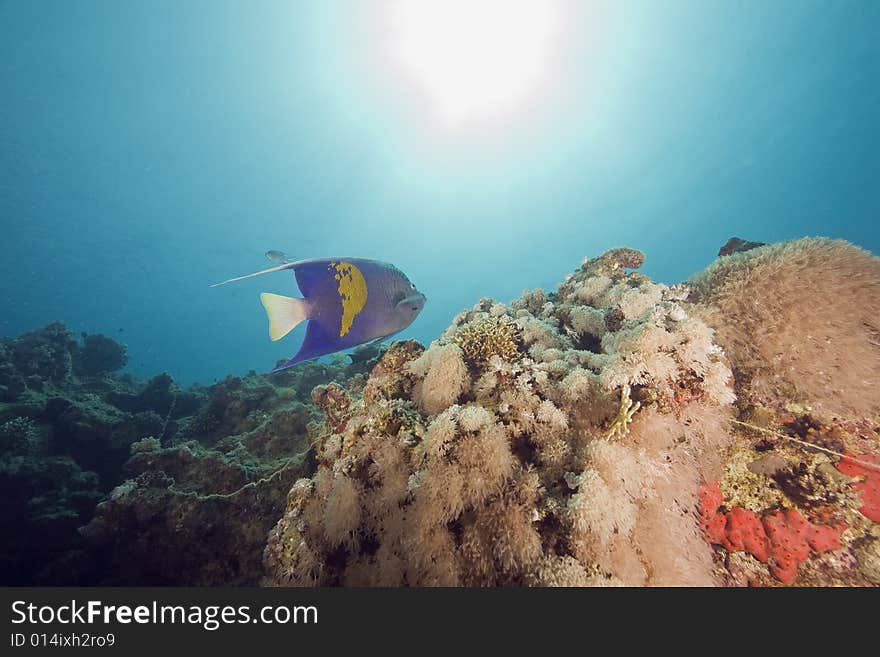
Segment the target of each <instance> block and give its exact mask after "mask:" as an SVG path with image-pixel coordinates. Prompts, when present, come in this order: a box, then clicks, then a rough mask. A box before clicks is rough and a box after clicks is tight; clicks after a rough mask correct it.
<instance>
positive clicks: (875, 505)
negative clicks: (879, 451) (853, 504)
mask: <svg viewBox="0 0 880 657" xmlns="http://www.w3.org/2000/svg"><path fill="white" fill-rule="evenodd" d="M844 456H846V457H848V458H844V459H842V460H841V461H840V463H838V464H837V469H838V470H840V471H841V472H842V473H843V474H845V475H849V476H850V477H864V481H857V482H856V483H854V484H853V488H855V489H856V490H857V491H859V494H860V495H861V497H862V506H861V508H860V509H859V512H860V513H861V514H862V515H863V516H865V517H866V518H868V519H869V520H873V521H874V522H880V472H878V471H877V470H874V469H872V468H867V467H865V466H863V465H859V464H858V463H855V462H854V461H852V460H851V459H854V458H855V459H858V460H860V461H867V462H868V463H874V464H876V463H877V457H876V456H872V455H870V454H862V455H857V454H853V453H852V452H844Z"/></svg>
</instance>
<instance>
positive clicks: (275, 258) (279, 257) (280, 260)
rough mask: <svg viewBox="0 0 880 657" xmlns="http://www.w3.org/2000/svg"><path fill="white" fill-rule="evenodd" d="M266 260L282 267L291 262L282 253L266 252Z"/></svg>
mask: <svg viewBox="0 0 880 657" xmlns="http://www.w3.org/2000/svg"><path fill="white" fill-rule="evenodd" d="M266 260H268V261H269V262H274V263H275V264H276V265H284V264H287V263H288V262H293V261H292V260H291V258H289V257H288V255H287V254H286V253H284V251H266Z"/></svg>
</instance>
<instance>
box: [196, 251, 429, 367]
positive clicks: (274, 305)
mask: <svg viewBox="0 0 880 657" xmlns="http://www.w3.org/2000/svg"><path fill="white" fill-rule="evenodd" d="M267 257H268V254H267ZM285 269H292V270H293V272H294V274H295V275H296V282H297V285H298V286H299V289H300V292H302V294H303V297H304V298H303V299H294V298H291V297H285V296H282V295H280V294H270V293H268V292H264V293H262V294H261V295H260V301H262V303H263V307H264V308H265V309H266V314H267V315H268V316H269V337H270V338H271V339H272V340H273V341H274V340H280V339H281V338H283V337H284V336H285V335H287V334H288V333H290V331H291V330H292V329H293V328H294V327H295V326H297V325H298V324H300V323H301V322H305V321H308V326H307V328H306V337H305V340H304V341H303V344H302V347H300V350H299V351H298V352H297V353H296V355H295V356H294V357H293V358H291V359H290V360H288V361H286V362H285V363H282V364H281V365H280V366H279V367H276V368H275V369H274V370H272V371H273V372H278V371H281V370H285V369H287V368H288V367H293V366H294V365H296V364H298V363H302V362H304V361H307V360H312V359H314V358H318V357H320V356H326V355H327V354H332V353H336V352H337V351H342V350H343V349H350V348H351V347H357V346H359V345H366V344H368V343H378V342H381V341H382V340H384V339H386V338H388V337H390V336H392V335H394V334H396V333H399V332H400V331H402V330H403V329H405V328H406V327H407V326H409V325H410V324H412V323H413V320H415V318H416V317H417V316H418V314H419V313H420V312H421V310H422V308H423V307H424V306H425V301H426V300H427V298H426V297H425V295H424V294H422V293H421V292H419V291H418V290H417V289H416V286H415V285H413V284H412V283H411V282H410V280H409V279H408V278H407V277H406V274H404V273H403V272H402V271H400V270H399V269H398V268H397V267H395V266H394V265H391V264H388V263H386V262H379V261H378V260H367V259H365V258H316V259H312V260H300V261H299V262H288V263H284V264H282V265H279V266H278V267H273V268H271V269H265V270H263V271H258V272H256V273H254V274H247V275H246V276H238V277H236V278H230V279H229V280H226V281H223V282H222V283H217V284H216V285H212V286H211V287H217V286H219V285H225V284H226V283H232V282H234V281H240V280H243V279H246V278H252V277H254V276H262V275H263V274H271V273H273V272H277V271H284V270H285Z"/></svg>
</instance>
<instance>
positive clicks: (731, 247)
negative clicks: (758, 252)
mask: <svg viewBox="0 0 880 657" xmlns="http://www.w3.org/2000/svg"><path fill="white" fill-rule="evenodd" d="M759 246H767V244H766V243H765V242H749V241H748V240H744V239H741V238H739V237H731V238H730V239H729V240H727V244H725V245H724V246H722V247H721V248H720V249H719V250H718V256H719V257H721V256H727V255H733V254H734V253H742V252H743V251H751V250H752V249H757V248H758V247H759Z"/></svg>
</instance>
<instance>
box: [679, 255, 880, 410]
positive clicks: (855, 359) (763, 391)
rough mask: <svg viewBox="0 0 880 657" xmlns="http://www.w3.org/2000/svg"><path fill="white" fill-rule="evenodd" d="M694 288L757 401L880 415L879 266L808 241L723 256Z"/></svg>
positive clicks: (871, 259) (742, 385) (746, 389)
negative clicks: (793, 402) (791, 402)
mask: <svg viewBox="0 0 880 657" xmlns="http://www.w3.org/2000/svg"><path fill="white" fill-rule="evenodd" d="M693 284H694V288H695V294H694V300H695V301H698V302H699V303H700V304H701V305H702V307H703V315H704V316H705V317H706V320H707V321H708V323H709V324H711V325H712V326H713V327H715V329H716V331H717V340H718V343H719V344H720V345H722V346H723V347H724V349H725V351H726V352H727V355H728V356H729V357H730V358H731V360H733V361H734V362H735V363H736V366H737V370H738V372H739V376H738V377H737V383H738V386H739V387H740V389H741V390H742V392H743V393H745V394H746V395H747V396H748V397H749V398H750V399H751V400H752V401H754V402H761V403H765V404H771V405H778V404H779V403H780V400H785V399H792V398H794V399H799V400H805V401H806V402H807V403H809V404H811V405H814V406H816V407H818V408H821V409H823V410H824V411H826V412H828V413H829V414H842V415H848V414H855V415H864V414H877V413H880V395H878V394H877V387H878V384H880V379H878V376H877V373H878V372H880V339H878V336H880V319H878V318H880V258H878V257H876V256H873V255H871V254H870V253H868V252H867V251H863V250H862V249H859V248H858V247H856V246H853V245H852V244H849V243H847V242H845V241H843V240H829V239H822V238H810V239H801V240H795V241H792V242H782V243H779V244H773V245H770V246H764V247H761V248H760V249H755V250H753V251H748V252H746V253H738V254H735V255H732V256H727V257H725V258H722V259H720V260H718V261H716V262H715V263H714V264H713V265H712V266H711V267H709V269H707V270H706V271H705V272H704V273H703V274H700V275H699V276H697V277H696V278H695V279H694V281H693Z"/></svg>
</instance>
